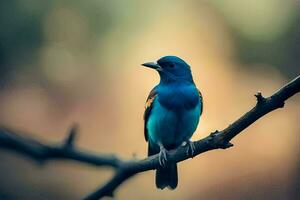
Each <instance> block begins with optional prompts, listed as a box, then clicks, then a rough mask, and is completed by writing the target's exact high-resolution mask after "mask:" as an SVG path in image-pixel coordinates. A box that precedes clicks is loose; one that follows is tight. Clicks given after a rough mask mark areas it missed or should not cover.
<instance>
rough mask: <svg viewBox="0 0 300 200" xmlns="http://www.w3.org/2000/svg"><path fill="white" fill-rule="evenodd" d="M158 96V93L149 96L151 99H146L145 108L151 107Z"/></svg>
mask: <svg viewBox="0 0 300 200" xmlns="http://www.w3.org/2000/svg"><path fill="white" fill-rule="evenodd" d="M156 96H157V94H156V95H154V96H153V97H151V98H149V99H148V100H147V101H146V105H145V108H146V109H147V108H149V107H150V106H151V104H152V103H153V101H154V99H155V97H156Z"/></svg>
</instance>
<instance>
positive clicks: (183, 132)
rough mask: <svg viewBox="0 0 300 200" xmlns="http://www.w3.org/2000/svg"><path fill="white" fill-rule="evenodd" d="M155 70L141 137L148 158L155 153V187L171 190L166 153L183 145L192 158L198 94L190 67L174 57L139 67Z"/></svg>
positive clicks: (173, 181) (172, 174) (173, 175)
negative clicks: (158, 77)
mask: <svg viewBox="0 0 300 200" xmlns="http://www.w3.org/2000/svg"><path fill="white" fill-rule="evenodd" d="M142 65H143V66H145V67H149V68H152V69H155V70H156V71H157V72H158V73H159V76H160V82H159V84H158V85H157V86H155V87H154V88H153V89H152V91H151V92H150V94H149V96H148V98H147V101H146V106H145V113H144V134H145V139H146V141H148V156H151V155H154V154H157V153H159V163H160V167H159V168H158V169H157V170H156V187H157V188H160V189H164V188H165V187H169V188H170V189H175V188H176V187H177V184H178V174H177V165H176V163H175V164H174V163H168V162H167V151H168V150H171V149H175V148H177V147H179V146H181V145H183V144H184V143H186V144H187V145H188V148H187V149H188V151H187V153H188V154H189V155H191V156H193V154H194V151H195V146H194V145H193V143H192V142H191V141H190V138H191V137H192V135H193V133H194V132H195V130H196V128H197V126H198V123H199V118H200V116H201V114H202V110H203V102H202V95H201V93H200V91H199V90H198V89H197V88H196V86H195V83H194V81H193V77H192V73H191V68H190V66H189V65H188V64H187V63H186V62H185V61H184V60H182V59H180V58H178V57H176V56H165V57H162V58H160V59H159V60H158V61H157V62H148V63H144V64H142Z"/></svg>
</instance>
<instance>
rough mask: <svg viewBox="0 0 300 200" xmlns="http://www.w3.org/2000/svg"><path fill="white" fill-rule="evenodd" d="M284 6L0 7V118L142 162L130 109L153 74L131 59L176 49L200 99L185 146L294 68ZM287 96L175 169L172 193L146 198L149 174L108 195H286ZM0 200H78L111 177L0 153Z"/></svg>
mask: <svg viewBox="0 0 300 200" xmlns="http://www.w3.org/2000/svg"><path fill="white" fill-rule="evenodd" d="M299 8H300V2H299V1H297V0H286V1H282V0H253V1H241V0H227V1H222V0H210V1H208V0H207V1H195V0H187V1H179V0H172V1H171V0H166V1H157V0H154V1H139V0H127V1H122V0H110V1H108V0H106V1H105V0H89V1H84V0H60V1H58V0H51V1H50V0H48V1H38V0H27V1H22V0H10V1H0V123H1V124H2V125H3V126H6V127H10V128H12V129H15V130H20V131H21V133H22V134H24V135H29V136H31V137H34V138H36V139H39V140H41V141H45V142H50V143H52V142H53V143H55V142H60V141H61V140H62V139H63V138H64V137H65V136H66V132H67V130H68V129H69V127H70V126H71V124H73V123H74V122H77V123H79V124H80V136H79V139H78V141H77V145H78V146H79V147H81V148H83V149H86V150H89V151H93V152H101V153H112V154H116V155H119V156H120V157H122V158H124V159H131V158H133V156H136V157H137V158H144V157H145V156H146V152H147V143H146V142H145V141H144V135H143V112H144V103H145V100H146V97H147V95H148V93H149V91H150V90H151V89H152V88H153V87H154V85H155V84H157V82H158V80H159V79H158V75H157V74H156V73H155V72H154V71H151V70H148V69H146V68H142V67H141V66H140V64H141V63H143V62H146V61H155V60H157V59H158V58H160V57H162V56H165V55H177V56H179V57H181V58H183V59H184V60H186V61H187V62H188V63H189V64H190V65H191V67H192V71H193V75H194V79H195V82H196V84H197V86H198V87H199V89H200V90H201V91H202V94H203V96H204V112H203V115H202V118H201V122H200V125H199V127H198V129H197V132H196V133H195V135H194V137H193V139H194V140H196V139H200V138H202V137H205V136H206V135H208V134H209V133H210V132H212V131H214V130H216V129H219V130H222V129H223V128H226V126H228V125H229V124H230V123H232V122H233V121H234V120H236V119H237V118H238V117H239V116H241V115H242V114H243V113H245V112H246V111H248V110H249V109H250V108H251V107H252V106H254V105H255V103H256V102H255V98H254V96H253V95H254V94H255V93H256V92H257V91H262V93H263V94H264V95H266V96H268V95H271V94H272V93H273V92H275V91H276V90H277V89H278V88H279V87H281V86H282V85H283V84H285V83H286V82H287V81H289V80H290V79H292V78H294V77H296V76H297V75H299V73H300V56H299V55H300V12H299ZM299 119H300V96H299V95H298V96H294V97H292V98H291V99H290V100H288V101H287V102H286V106H285V108H284V109H279V110H276V111H275V112H272V113H271V114H269V115H267V116H265V117H263V118H262V119H260V120H259V121H257V122H256V123H255V124H253V125H252V126H251V127H249V128H248V129H246V130H245V131H244V132H243V134H241V135H239V136H238V137H236V138H235V139H234V140H233V143H234V144H235V146H234V148H231V149H228V150H226V151H223V150H215V151H212V152H208V153H205V154H203V155H201V156H198V157H196V158H194V159H192V160H188V161H185V162H182V163H180V164H179V186H178V188H177V189H176V190H174V191H169V190H163V191H161V190H157V189H156V188H155V183H154V172H153V171H149V172H146V173H142V174H140V175H138V176H135V177H134V178H132V179H130V180H129V181H127V182H126V183H125V184H123V185H122V186H121V187H120V188H119V189H118V190H117V193H116V199H120V200H121V199H144V200H150V199H163V200H168V199H173V200H177V199H178V200H179V199H187V200H196V199H205V200H219V199H222V200H224V199H231V200H240V199H246V200H247V199H249V200H250V199H251V200H252V199H258V200H260V199H261V200H269V199H272V200H282V199H289V200H290V199H291V200H294V199H300V188H299V186H300V181H299V180H300V156H299V153H300V149H299V145H300V140H299V133H300V126H299ZM0 160H1V162H0V180H1V181H0V199H5V200H10V199H22V200H27V199H42V200H52V199H64V200H68V199H71V200H72V199H80V198H81V197H83V196H85V195H86V194H88V193H90V192H91V191H93V190H94V189H96V188H97V187H98V186H99V185H100V184H102V183H104V182H105V181H106V180H108V179H109V178H110V177H111V175H112V174H113V171H112V170H110V169H101V168H96V167H91V166H86V165H83V164H78V163H74V162H70V161H60V162H49V163H47V164H46V165H43V166H39V165H36V163H34V162H33V161H31V160H28V159H26V158H24V157H22V156H19V155H16V154H13V153H12V152H6V151H3V150H1V151H0Z"/></svg>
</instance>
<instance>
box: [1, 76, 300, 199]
mask: <svg viewBox="0 0 300 200" xmlns="http://www.w3.org/2000/svg"><path fill="white" fill-rule="evenodd" d="M299 91H300V76H297V77H296V78H295V79H294V80H292V81H290V82H289V83H288V84H286V85H285V86H283V87H282V88H281V89H279V90H278V91H277V92H275V93H274V94H273V95H272V96H270V97H267V98H265V97H263V96H262V94H261V92H258V93H257V94H256V95H255V97H256V99H257V103H256V105H255V106H254V107H253V108H252V109H251V110H250V111H248V112H247V113H245V114H244V115H243V116H242V117H240V118H239V119H237V120H236V121H235V122H234V123H232V124H230V125H229V126H228V127H227V128H226V129H224V130H222V131H215V132H213V133H211V134H210V135H209V136H207V137H205V138H204V139H201V140H198V141H195V142H194V145H195V153H194V156H197V155H199V154H201V153H204V152H206V151H209V150H213V149H227V148H229V147H232V146H233V144H231V143H230V141H231V139H233V138H234V137H235V136H237V135H238V134H239V133H241V131H243V130H244V129H246V128H247V127H248V126H250V125H251V124H252V123H254V122H255V121H256V120H258V119H259V118H261V117H262V116H264V115H266V114H267V113H269V112H271V111H273V110H275V109H278V108H282V107H283V106H284V102H285V100H287V99H288V98H290V97H291V96H293V95H294V94H296V93H298V92H299ZM76 135H77V134H76V128H72V129H71V131H70V133H69V135H68V137H67V138H66V140H65V142H64V143H63V144H60V145H52V146H51V145H45V144H42V143H40V142H37V141H35V140H32V139H28V138H24V137H21V136H19V135H17V134H14V133H13V132H11V131H8V130H6V129H0V148H3V149H9V150H14V151H16V152H18V153H21V154H23V155H26V156H28V157H30V158H32V159H34V160H37V161H39V162H41V161H47V160H57V159H69V160H75V161H79V162H83V163H87V164H91V165H96V166H109V167H112V168H114V169H115V170H116V173H115V175H114V176H113V177H112V178H111V179H110V180H109V181H108V182H107V183H105V184H104V185H103V186H101V187H100V188H99V189H97V190H96V191H94V192H93V193H91V194H89V195H88V196H87V197H85V198H84V200H97V199H100V198H103V197H105V196H111V197H112V196H113V194H114V191H115V190H116V189H117V188H118V187H119V186H120V185H121V184H122V183H123V182H124V181H126V180H128V179H129V178H130V177H132V176H134V175H136V174H137V173H141V172H144V171H148V170H154V169H157V168H158V167H159V166H160V165H159V161H158V155H153V156H151V157H148V158H145V159H143V160H128V161H124V160H121V159H119V158H117V157H115V156H111V155H95V154H91V153H87V152H85V151H82V150H79V149H78V148H76V147H75V146H74V140H75V139H76ZM186 151H187V147H186V146H181V147H179V148H177V149H176V150H171V151H169V152H168V161H169V162H174V163H177V162H181V161H183V160H186V159H189V158H191V156H188V155H187V154H186Z"/></svg>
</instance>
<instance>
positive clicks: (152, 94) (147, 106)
mask: <svg viewBox="0 0 300 200" xmlns="http://www.w3.org/2000/svg"><path fill="white" fill-rule="evenodd" d="M157 95H158V93H157V91H156V88H153V89H152V90H151V92H150V94H149V95H148V98H147V101H146V104H145V112H144V135H145V140H146V141H148V130H147V121H148V119H149V116H150V113H151V110H152V107H153V106H152V105H153V104H152V103H153V101H154V99H155V98H156V97H157Z"/></svg>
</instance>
